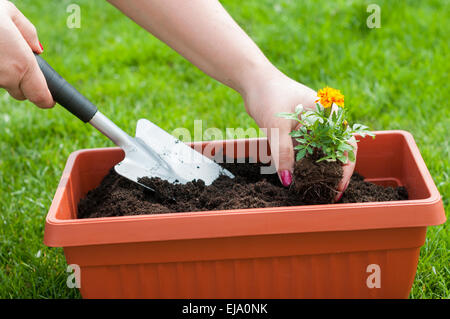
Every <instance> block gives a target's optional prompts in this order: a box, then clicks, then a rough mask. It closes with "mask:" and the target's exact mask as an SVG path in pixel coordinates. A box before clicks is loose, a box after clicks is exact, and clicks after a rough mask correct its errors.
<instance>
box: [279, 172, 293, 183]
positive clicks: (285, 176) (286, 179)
mask: <svg viewBox="0 0 450 319" xmlns="http://www.w3.org/2000/svg"><path fill="white" fill-rule="evenodd" d="M279 176H280V179H281V183H282V184H283V185H284V186H289V185H291V183H292V174H291V172H290V171H288V170H287V169H286V170H284V171H281V172H280V173H279Z"/></svg>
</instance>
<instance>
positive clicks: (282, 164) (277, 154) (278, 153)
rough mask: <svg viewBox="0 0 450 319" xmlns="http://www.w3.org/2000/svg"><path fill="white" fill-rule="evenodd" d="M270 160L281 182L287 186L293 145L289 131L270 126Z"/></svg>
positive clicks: (290, 170) (289, 181)
mask: <svg viewBox="0 0 450 319" xmlns="http://www.w3.org/2000/svg"><path fill="white" fill-rule="evenodd" d="M267 135H268V139H269V144H270V150H271V156H272V160H273V162H274V163H275V167H276V169H277V172H278V176H279V178H280V181H281V183H282V184H283V185H284V186H289V185H290V184H291V183H292V172H293V169H294V147H293V145H292V138H291V136H290V135H289V131H286V130H283V129H279V128H272V129H270V130H269V132H268V134H267Z"/></svg>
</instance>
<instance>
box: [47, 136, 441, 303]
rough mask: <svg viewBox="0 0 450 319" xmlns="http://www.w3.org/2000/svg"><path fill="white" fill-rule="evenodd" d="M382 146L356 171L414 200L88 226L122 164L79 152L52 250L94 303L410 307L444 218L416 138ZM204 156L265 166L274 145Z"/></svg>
mask: <svg viewBox="0 0 450 319" xmlns="http://www.w3.org/2000/svg"><path fill="white" fill-rule="evenodd" d="M376 134H377V137H376V139H374V140H373V139H372V138H364V139H362V140H361V142H360V144H359V151H358V160H357V165H356V170H357V171H358V172H359V173H361V174H362V175H364V176H366V179H367V180H369V181H374V182H376V183H379V184H383V185H403V186H405V187H406V188H407V190H408V193H409V198H410V199H409V200H405V201H392V202H371V203H356V204H329V205H308V206H292V207H276V208H258V209H243V210H228V211H208V212H186V213H175V214H159V215H139V216H125V217H107V218H95V219H94V218H88V219H82V220H79V219H77V218H76V216H77V203H78V201H79V200H80V198H82V197H83V196H85V195H86V193H87V192H88V191H89V190H91V189H93V188H94V187H96V186H98V185H99V183H100V181H101V179H102V178H103V177H104V176H105V175H106V174H107V172H108V170H109V169H110V168H111V167H112V166H113V165H114V164H116V163H117V162H119V161H120V160H121V159H122V157H123V153H122V151H121V150H120V149H118V148H103V149H90V150H80V151H77V152H75V153H73V154H72V155H71V156H70V157H69V159H68V161H67V164H66V168H65V170H64V172H63V176H62V178H61V182H60V184H59V186H58V189H57V191H56V195H55V197H54V199H53V203H52V205H51V207H50V211H49V213H48V215H47V219H46V227H45V238H44V242H45V244H46V245H48V246H52V247H64V253H65V255H66V260H67V263H68V264H77V265H79V266H80V269H81V283H80V284H81V287H80V291H81V294H82V296H83V297H84V298H407V297H408V295H409V292H410V289H411V286H412V284H413V281H414V276H415V273H416V268H417V262H418V258H419V250H420V247H421V246H422V245H423V244H424V241H425V235H426V229H427V226H431V225H438V224H442V223H444V222H445V213H444V209H443V205H442V201H441V198H440V195H439V192H438V190H437V188H436V186H435V185H434V183H433V180H432V178H431V176H430V174H429V172H428V170H427V167H426V166H425V163H424V161H423V159H422V157H421V155H420V153H419V150H418V148H417V146H416V144H415V142H414V139H413V137H412V135H411V134H409V133H408V132H404V131H383V132H376ZM198 145H200V146H201V147H203V148H204V149H205V151H206V150H208V154H209V155H211V154H213V153H214V152H217V151H219V150H223V151H224V153H226V152H229V150H230V149H231V150H235V149H237V148H242V149H245V150H246V155H247V156H250V157H254V158H255V157H257V156H256V155H257V154H256V152H257V150H258V147H260V146H267V141H266V139H250V140H228V141H214V142H204V143H201V144H197V146H198ZM230 146H231V147H230ZM229 155H230V154H228V156H229Z"/></svg>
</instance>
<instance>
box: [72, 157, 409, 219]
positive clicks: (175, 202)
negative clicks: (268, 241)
mask: <svg viewBox="0 0 450 319" xmlns="http://www.w3.org/2000/svg"><path fill="white" fill-rule="evenodd" d="M297 165H299V167H300V165H307V166H308V165H310V164H297ZM223 166H224V167H225V168H226V169H228V170H230V171H231V172H232V173H233V174H234V175H235V178H234V179H230V178H229V177H226V176H221V177H219V178H218V179H217V180H215V181H214V182H213V183H212V184H211V185H209V186H206V185H205V183H204V182H203V181H201V180H197V181H192V182H189V183H187V184H185V185H182V184H170V183H169V182H167V181H164V180H161V179H159V178H143V179H141V180H140V182H141V183H143V184H145V185H148V186H149V187H151V188H153V189H154V190H155V192H153V191H151V190H148V189H147V188H145V187H142V186H140V185H138V184H135V183H133V182H131V181H129V180H127V179H126V178H124V177H122V176H120V175H118V174H117V173H116V172H115V171H114V169H111V170H110V172H109V173H108V175H107V176H106V177H105V178H104V179H103V181H102V182H101V184H100V185H99V186H98V187H97V188H95V189H93V190H91V191H90V192H88V194H87V195H86V197H85V198H83V199H81V200H80V202H79V204H78V218H95V217H111V216H125V215H142V214H162V213H176V212H195V211H206V210H225V209H244V208H261V207H280V206H297V205H305V204H306V202H305V199H308V198H306V197H305V196H299V195H298V194H299V192H298V190H303V189H307V188H308V186H305V185H307V184H305V183H303V184H302V183H301V182H300V181H299V177H298V176H296V177H294V179H295V182H294V185H293V186H292V187H291V188H286V187H283V186H282V185H281V183H280V181H279V180H278V176H277V174H276V173H275V174H264V175H261V174H260V168H261V166H262V165H261V164H253V163H248V162H247V163H242V164H241V163H240V164H237V163H231V164H229V163H226V164H223ZM320 167H321V166H320ZM294 174H295V172H294ZM340 174H342V172H340ZM319 175H320V174H319ZM337 175H338V172H334V173H332V174H331V175H327V173H323V176H325V177H326V179H327V183H328V180H329V183H330V185H331V184H333V183H335V181H334V180H335V179H336V177H334V179H333V177H332V176H337ZM333 181H334V182H333ZM297 183H298V184H297ZM327 185H328V184H327ZM333 185H334V184H333ZM305 187H306V188H305ZM311 189H314V192H318V194H320V196H324V198H325V197H327V198H328V200H329V201H328V202H327V203H330V202H331V199H332V198H333V197H334V192H331V190H330V191H329V192H327V191H326V190H325V188H323V189H322V188H320V189H318V188H314V187H313V188H311ZM331 194H333V196H331ZM407 198H408V196H407V192H406V190H405V189H404V188H403V187H397V188H392V187H391V188H389V187H382V186H378V185H375V184H372V183H368V182H364V181H363V178H362V177H361V176H359V175H357V174H355V175H354V176H353V178H352V180H351V182H350V184H349V186H348V189H347V191H346V192H345V193H344V195H343V197H342V200H341V201H342V202H345V203H348V202H361V201H366V200H367V201H385V200H402V199H407ZM325 202H326V201H325V199H323V200H322V199H320V200H317V201H316V203H325Z"/></svg>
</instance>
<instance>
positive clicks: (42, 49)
mask: <svg viewBox="0 0 450 319" xmlns="http://www.w3.org/2000/svg"><path fill="white" fill-rule="evenodd" d="M38 42H39V41H38ZM39 46H40V47H41V51H42V52H44V47H43V46H42V43H41V42H39Z"/></svg>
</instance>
